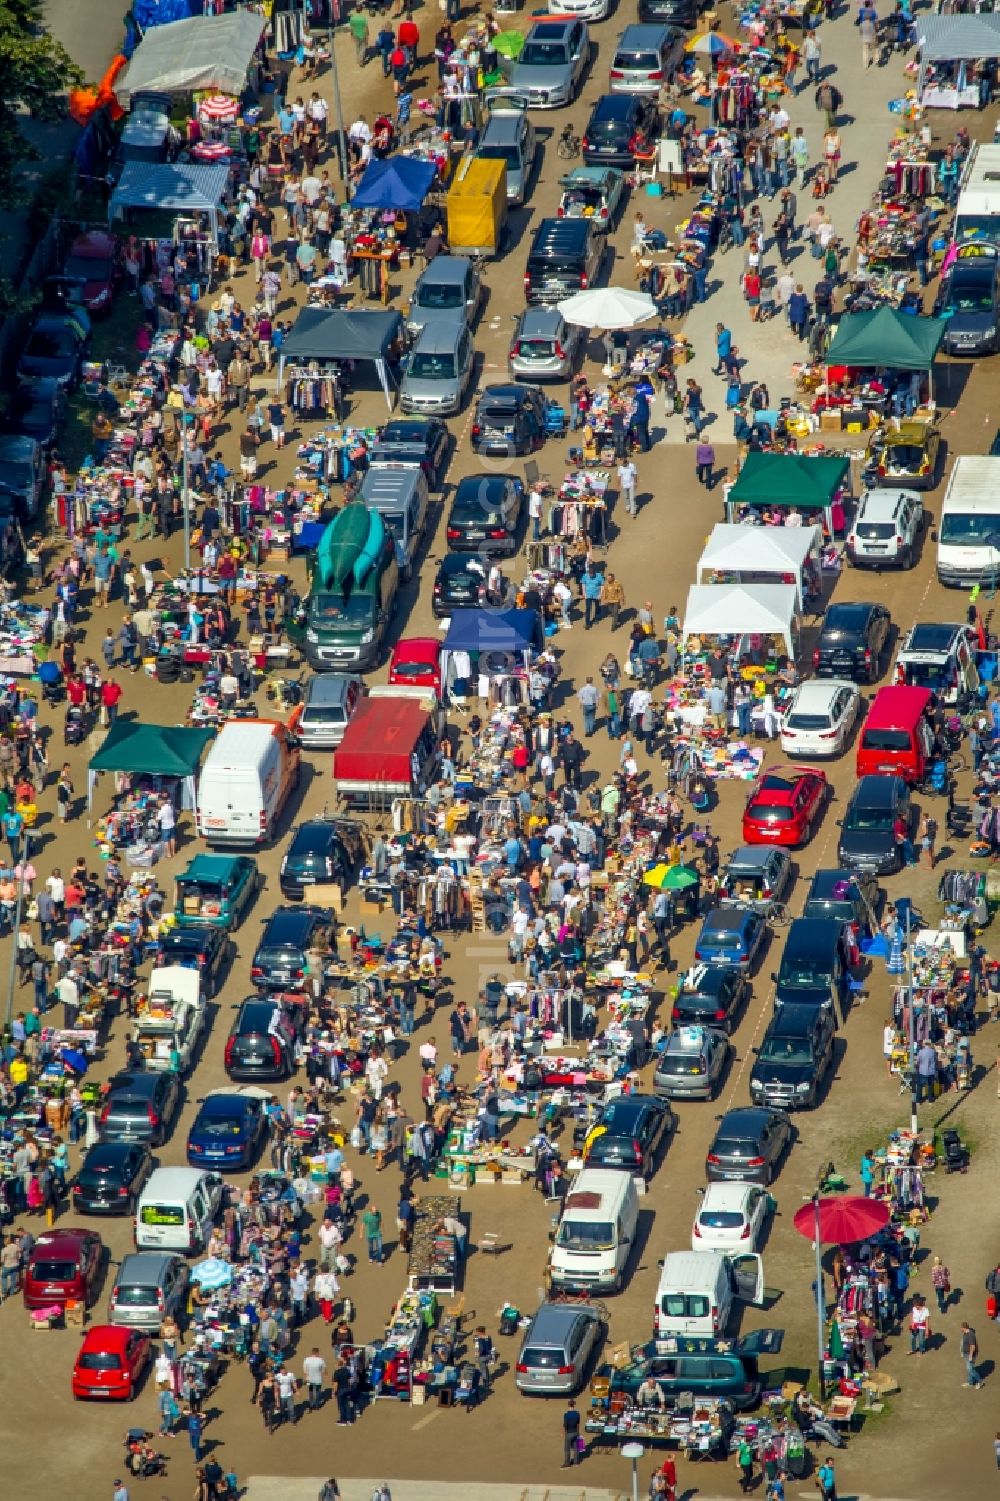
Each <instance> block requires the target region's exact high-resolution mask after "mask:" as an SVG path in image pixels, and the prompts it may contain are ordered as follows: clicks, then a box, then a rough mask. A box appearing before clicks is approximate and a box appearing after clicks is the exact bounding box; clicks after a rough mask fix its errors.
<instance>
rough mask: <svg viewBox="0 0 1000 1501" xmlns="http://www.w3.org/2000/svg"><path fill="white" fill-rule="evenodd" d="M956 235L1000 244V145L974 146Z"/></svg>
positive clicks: (957, 211)
mask: <svg viewBox="0 0 1000 1501" xmlns="http://www.w3.org/2000/svg"><path fill="white" fill-rule="evenodd" d="M953 234H954V237H955V239H956V240H957V241H958V243H959V244H961V243H962V242H963V240H990V241H992V242H994V243H995V244H1000V145H997V144H996V143H995V142H992V141H990V142H983V143H981V144H980V145H977V146H973V148H972V151H971V152H970V154H969V159H968V162H967V163H966V167H965V171H964V172H963V173H962V180H961V183H960V184H959V189H958V204H957V207H956V209H955V227H954V230H953Z"/></svg>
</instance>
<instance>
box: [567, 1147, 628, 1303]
mask: <svg viewBox="0 0 1000 1501" xmlns="http://www.w3.org/2000/svg"><path fill="white" fill-rule="evenodd" d="M638 1219H639V1198H638V1194H637V1192H636V1187H635V1180H634V1179H633V1177H632V1174H631V1173H621V1172H618V1171H617V1170H613V1169H610V1168H600V1167H599V1168H584V1170H583V1172H582V1173H578V1174H577V1176H576V1177H575V1178H574V1179H573V1182H572V1183H571V1184H570V1189H569V1193H568V1194H567V1195H566V1198H565V1201H564V1203H563V1212H562V1217H561V1219H560V1221H559V1226H558V1229H557V1230H556V1232H555V1238H554V1240H553V1244H552V1250H551V1251H550V1252H549V1280H550V1282H551V1284H552V1286H553V1287H558V1288H564V1289H566V1290H568V1291H578V1292H579V1291H586V1292H613V1293H616V1292H620V1291H621V1288H622V1287H623V1286H624V1283H625V1267H626V1265H627V1263H628V1259H629V1256H630V1255H631V1252H632V1246H633V1245H634V1243H635V1231H636V1225H637V1223H638Z"/></svg>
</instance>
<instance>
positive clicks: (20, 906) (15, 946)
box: [4, 829, 31, 1032]
mask: <svg viewBox="0 0 1000 1501" xmlns="http://www.w3.org/2000/svg"><path fill="white" fill-rule="evenodd" d="M30 844H31V834H30V833H29V832H28V830H27V829H22V830H21V853H20V856H19V859H18V863H19V864H20V865H21V866H22V867H23V865H24V862H25V860H27V858H28V850H29V846H30ZM23 910H24V874H23V870H22V874H21V879H20V880H19V881H18V883H17V902H16V904H15V906H14V928H13V932H12V934H11V938H12V943H11V950H10V971H9V973H8V975H7V1009H6V1016H5V1018H4V1030H5V1031H7V1032H9V1031H10V1021H11V1017H12V1016H13V1014H14V982H15V980H16V978H17V956H18V953H19V949H20V945H19V943H18V940H19V938H20V936H21V914H22V912H23Z"/></svg>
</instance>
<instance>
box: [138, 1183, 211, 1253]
mask: <svg viewBox="0 0 1000 1501" xmlns="http://www.w3.org/2000/svg"><path fill="white" fill-rule="evenodd" d="M221 1203H222V1179H221V1178H220V1177H219V1175H218V1173H206V1172H205V1170H204V1168H200V1167H158V1168H157V1169H156V1171H155V1172H153V1173H151V1174H150V1176H149V1181H148V1182H147V1184H146V1186H145V1188H144V1189H143V1191H142V1195H141V1197H140V1199H139V1204H138V1208H137V1209H136V1212H135V1244H136V1249H137V1250H139V1251H182V1252H185V1253H187V1254H190V1253H191V1252H193V1251H200V1250H203V1249H204V1247H205V1244H206V1242H207V1240H208V1237H209V1235H210V1234H211V1232H212V1225H213V1224H214V1222H215V1217H216V1215H217V1214H218V1212H219V1207H220V1205H221Z"/></svg>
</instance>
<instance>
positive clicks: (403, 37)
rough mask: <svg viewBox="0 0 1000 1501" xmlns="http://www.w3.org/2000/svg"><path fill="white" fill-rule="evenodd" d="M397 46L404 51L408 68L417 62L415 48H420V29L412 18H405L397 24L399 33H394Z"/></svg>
mask: <svg viewBox="0 0 1000 1501" xmlns="http://www.w3.org/2000/svg"><path fill="white" fill-rule="evenodd" d="M396 35H397V36H398V38H399V45H400V46H401V47H404V48H405V49H406V57H407V61H408V62H409V64H410V66H411V67H412V66H413V64H414V63H415V62H416V61H417V48H418V47H419V46H420V27H419V26H418V25H417V23H416V21H414V19H413V17H412V16H407V17H406V19H405V20H404V21H400V23H399V31H398V32H397V33H396Z"/></svg>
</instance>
